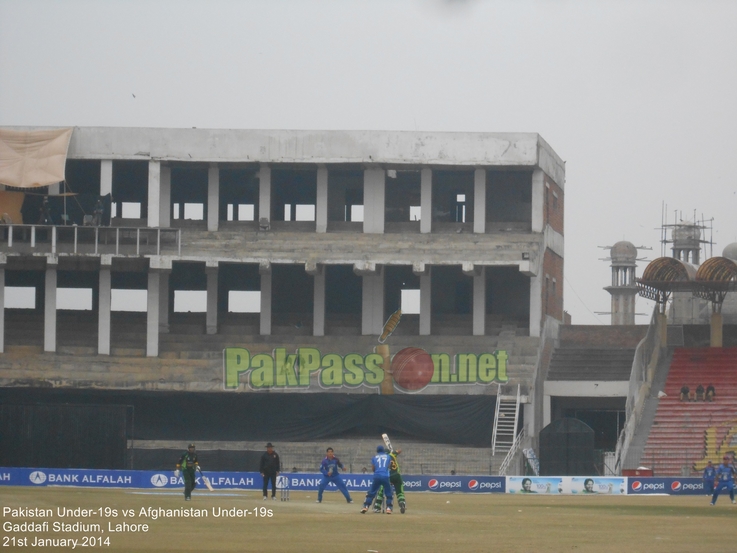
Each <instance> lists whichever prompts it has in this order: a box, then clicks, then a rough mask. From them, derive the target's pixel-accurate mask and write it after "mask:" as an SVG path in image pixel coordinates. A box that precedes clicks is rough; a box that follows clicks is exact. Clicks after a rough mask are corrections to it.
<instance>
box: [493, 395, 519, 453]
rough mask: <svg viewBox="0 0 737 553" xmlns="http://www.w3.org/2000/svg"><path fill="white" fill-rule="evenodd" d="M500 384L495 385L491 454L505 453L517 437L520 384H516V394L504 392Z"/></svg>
mask: <svg viewBox="0 0 737 553" xmlns="http://www.w3.org/2000/svg"><path fill="white" fill-rule="evenodd" d="M504 391H505V390H504V389H503V387H502V385H501V384H498V385H497V394H496V413H495V414H494V430H493V432H492V435H491V454H492V455H496V454H497V452H499V453H502V454H507V453H509V451H510V450H511V449H512V446H513V445H514V443H515V439H516V438H517V423H518V421H519V405H520V386H519V384H517V393H516V394H507V395H505V394H504Z"/></svg>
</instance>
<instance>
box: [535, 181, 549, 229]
mask: <svg viewBox="0 0 737 553" xmlns="http://www.w3.org/2000/svg"><path fill="white" fill-rule="evenodd" d="M546 191H547V188H545V174H544V173H543V172H542V169H535V170H534V171H533V172H532V232H542V231H543V230H544V228H545V194H546Z"/></svg>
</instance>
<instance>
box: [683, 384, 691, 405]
mask: <svg viewBox="0 0 737 553" xmlns="http://www.w3.org/2000/svg"><path fill="white" fill-rule="evenodd" d="M690 393H691V389H690V388H689V387H688V384H684V385H683V386H681V401H689V400H690V399H691V397H690Z"/></svg>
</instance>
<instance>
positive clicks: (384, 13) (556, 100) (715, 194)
mask: <svg viewBox="0 0 737 553" xmlns="http://www.w3.org/2000/svg"><path fill="white" fill-rule="evenodd" d="M134 95H135V97H134ZM736 123H737V2H736V1H734V0H728V1H708V0H698V1H678V0H652V1H647V0H636V1H627V0H616V1H607V0H595V1H591V0H580V1H576V0H570V1H566V0H537V1H534V0H528V1H525V0H507V1H494V0H466V1H462V0H446V1H442V0H365V1H359V0H354V1H351V0H334V1H327V0H325V1H319V0H313V1H306V0H302V1H297V0H263V1H256V0H254V1H248V0H240V1H235V0H233V1H223V0H220V1H218V0H207V1H194V0H190V1H188V0H171V1H163V0H162V1H156V0H147V1H123V0H120V1H114V0H105V1H101V0H88V1H80V0H64V1H57V0H54V1H51V0H49V1H40V0H0V125H37V126H44V125H49V126H59V125H69V126H75V125H76V126H136V127H139V126H140V127H200V128H207V127H210V128H244V129H248V128H255V129H329V130H332V129H371V130H423V131H483V132H537V133H540V135H541V136H542V137H543V138H544V139H545V140H546V141H547V142H548V143H549V144H550V145H551V146H552V148H553V149H554V150H555V151H556V152H557V153H558V154H559V155H560V156H561V158H562V159H564V160H565V161H566V183H565V192H566V195H565V216H566V224H565V258H566V264H565V274H566V282H565V288H564V291H565V309H566V310H567V311H568V312H570V313H571V314H572V316H573V322H574V323H576V324H609V316H608V315H595V314H594V312H597V311H609V309H610V298H609V294H607V292H605V291H604V290H603V289H602V288H603V287H604V286H606V285H608V284H609V283H610V280H611V273H610V269H609V264H608V262H605V261H602V260H601V258H603V257H607V256H608V251H605V250H602V249H599V246H607V245H609V246H610V245H612V244H613V243H615V242H617V241H618V240H622V239H626V240H629V241H631V242H633V243H634V244H635V245H636V246H640V245H643V246H648V247H652V248H653V250H652V251H646V252H641V255H642V256H644V257H648V258H649V259H653V258H655V257H658V256H659V255H660V231H659V230H657V229H658V227H659V226H660V224H661V211H662V205H663V203H665V204H667V207H668V217H669V219H668V222H671V223H672V222H673V220H674V213H675V211H679V212H682V213H683V218H684V219H692V218H693V213H694V210H695V211H696V214H697V216H698V218H699V219H700V218H701V217H702V216H703V217H704V218H706V219H711V218H713V219H714V221H713V235H711V236H707V238H713V241H714V248H713V254H714V255H721V252H722V249H723V248H724V246H726V245H727V244H729V243H731V242H734V241H737V218H736V217H735V214H736V213H737V210H736V209H735V208H736V207H737V164H736V163H735V161H737V128H736V127H737V125H736ZM710 253H711V252H710V251H707V256H708V255H710ZM644 265H645V263H644V262H643V263H641V264H640V266H639V268H638V276H639V275H640V274H641V272H642V270H643V268H644ZM651 309H652V305H651V304H650V303H649V302H645V301H644V300H642V299H638V303H637V310H638V312H643V313H645V312H647V313H649V312H650V311H651ZM637 320H638V323H646V322H647V320H648V319H647V317H638V318H637Z"/></svg>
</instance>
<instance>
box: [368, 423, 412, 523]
mask: <svg viewBox="0 0 737 553" xmlns="http://www.w3.org/2000/svg"><path fill="white" fill-rule="evenodd" d="M381 437H382V438H384V443H385V444H386V447H387V449H388V450H389V458H390V462H389V482H390V484H391V485H392V486H394V493H395V495H396V497H397V503H399V512H400V513H402V514H404V512H405V511H406V510H407V503H406V501H405V498H404V480H403V479H402V472H401V470H400V469H399V461H398V460H397V456H398V455H399V454H400V453H402V450H401V449H397V450H395V449H394V448H393V447H392V443H391V441H390V440H389V436H388V435H387V434H382V435H381ZM383 501H384V487H383V486H382V487H381V488H380V489H379V492H378V493H377V494H376V499H375V500H374V512H375V513H379V512H381V504H382V502H383Z"/></svg>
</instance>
